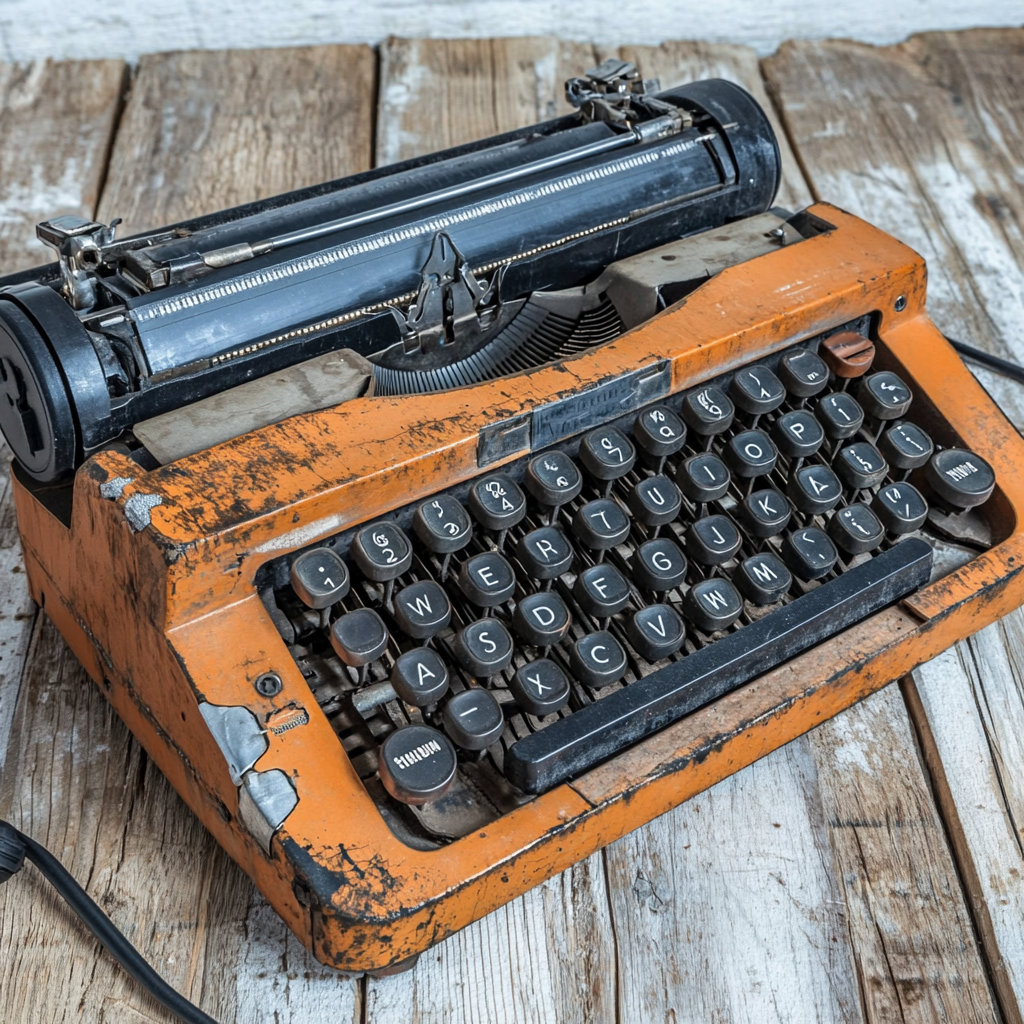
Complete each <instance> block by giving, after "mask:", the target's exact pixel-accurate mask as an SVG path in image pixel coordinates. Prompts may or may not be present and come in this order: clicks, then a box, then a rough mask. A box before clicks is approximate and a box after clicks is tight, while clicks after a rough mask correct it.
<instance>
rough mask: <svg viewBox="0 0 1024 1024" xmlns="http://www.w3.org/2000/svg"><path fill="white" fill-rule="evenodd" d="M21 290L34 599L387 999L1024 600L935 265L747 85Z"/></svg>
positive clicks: (267, 212) (302, 925) (621, 93)
mask: <svg viewBox="0 0 1024 1024" xmlns="http://www.w3.org/2000/svg"><path fill="white" fill-rule="evenodd" d="M568 94H569V96H570V98H571V99H572V100H573V101H574V103H575V105H576V106H577V107H578V112H577V113H576V114H574V115H572V116H569V117H564V118H561V119H558V120H555V121H551V122H548V123H545V124H541V125H537V126H534V127H531V128H528V129H524V130H522V131H518V132H514V133H511V134H508V135H504V136H501V137H498V138H493V139H488V140H485V141H483V142H479V143H475V144H473V145H470V146H465V147H462V148H459V149H455V150H449V151H446V152H443V153H439V154H436V155H433V156H431V157H428V158H425V159H422V160H417V161H412V162H409V163H406V164H401V165H397V166H395V167H388V168H384V169H382V170H380V171H375V172H371V173H368V174H363V175H358V176H356V177H353V178H347V179H344V180H341V181H337V182H333V183H330V184H327V185H324V186H321V187H318V188H311V189H307V190H304V191H302V192H298V193H293V194H290V195H286V196H282V197H279V198H276V199H273V200H269V201H265V202H262V203H259V204H254V205H252V206H247V207H242V208H239V209H235V210H230V211H227V212H224V213H222V214H218V215H216V216H212V217H207V218H203V219H200V220H196V221H192V222H188V223H185V224H181V225H176V226H172V227H170V228H168V229H166V230H164V231H160V232H155V233H152V234H149V235H146V236H139V237H135V238H129V239H124V240H120V239H115V237H114V230H113V226H109V227H108V226H105V225H102V224H97V223H92V222H88V221H84V220H81V219H75V218H57V219H54V220H52V221H48V222H45V223H43V224H41V225H40V226H39V234H40V237H42V238H43V239H44V240H45V241H47V242H48V243H49V244H50V245H52V246H53V248H54V249H55V250H56V251H57V254H58V260H57V262H56V263H54V264H53V265H51V266H48V267H44V268H42V269H40V270H37V271H34V272H31V273H26V274H21V275H16V276H11V277H8V278H5V279H3V281H2V282H0V284H2V289H0V378H2V382H3V387H4V389H5V395H6V398H7V401H6V402H0V426H2V429H3V432H4V434H5V436H6V438H7V440H8V442H9V444H10V446H11V448H12V449H13V451H14V453H15V466H14V475H15V493H16V501H17V512H18V520H19V524H20V529H21V536H22V540H23V543H24V550H25V559H26V564H27V570H28V575H29V579H30V581H31V587H32V594H33V597H34V598H35V600H36V601H38V603H39V604H40V605H41V606H42V607H43V608H45V610H46V612H47V613H48V614H49V615H50V617H51V618H52V619H53V620H54V622H55V623H56V624H57V625H58V627H59V628H60V630H61V632H62V633H63V634H64V636H65V637H66V638H67V640H68V642H69V643H70V645H71V646H72V648H73V649H74V651H75V653H76V655H77V656H78V657H79V658H80V659H81V661H82V663H83V664H84V665H85V666H86V667H87V669H88V671H89V673H90V674H91V675H92V677H93V678H94V679H95V681H96V683H97V684H98V685H99V686H100V687H101V688H102V690H103V692H104V693H105V694H106V695H107V698H108V699H109V700H110V702H111V703H112V704H113V705H114V707H115V708H116V709H117V711H118V712H119V714H120V715H121V716H122V717H123V719H124V720H125V722H127V724H128V725H129V727H130V728H131V730H132V731H133V732H134V733H135V735H136V736H137V737H138V738H139V740H140V741H141V743H142V744H143V746H144V747H145V748H146V750H147V751H148V753H149V754H150V756H152V758H153V759H154V760H155V761H156V762H157V764H158V765H159V766H160V767H161V769H162V770H163V771H164V773H165V774H166V775H167V777H168V778H169V779H170V780H171V782H172V783H173V784H174V786H175V787H176V788H177V790H178V792H179V793H181V795H182V796H183V797H184V798H185V800H187V801H188V803H189V804H190V806H191V807H192V808H193V809H194V810H195V812H196V814H197V815H199V817H200V818H201V819H202V821H203V822H204V824H205V825H206V827H207V828H208V829H209V830H210V831H211V832H212V833H213V834H214V835H215V836H216V837H217V839H218V840H219V842H220V843H221V844H222V845H223V846H224V848H225V849H226V850H227V851H228V852H229V853H230V854H231V856H232V857H234V859H235V860H236V861H237V862H238V863H239V864H240V865H241V866H242V867H243V868H244V870H245V871H247V872H248V873H249V874H250V875H251V876H252V878H253V879H254V880H255V882H256V884H257V885H258V886H259V888H260V889H261V890H262V892H263V893H264V894H265V895H266V897H267V899H268V900H270V902H271V903H272V904H273V905H274V907H275V908H276V910H277V911H278V913H279V914H280V915H281V916H282V917H283V918H284V920H285V921H286V922H287V923H288V925H289V926H290V927H291V928H292V930H293V931H294V932H295V934H296V935H297V936H298V937H299V938H300V939H301V940H302V942H303V943H305V945H307V946H308V947H309V948H310V949H311V950H312V951H313V952H314V953H315V954H316V956H317V957H318V958H320V959H321V960H322V961H323V962H324V963H326V964H330V965H333V966H334V967H337V968H340V969H342V970H344V971H349V972H361V971H381V970H386V969H389V968H400V967H402V966H404V965H407V964H409V963H410V962H412V959H413V958H414V957H415V956H416V955H417V954H419V953H420V952H421V951H423V950H424V949H426V948H427V947H429V946H430V945H431V944H433V943H436V942H438V941H440V940H441V939H443V938H444V937H445V936H447V935H450V934H451V933H452V932H454V931H456V930H457V929H459V928H462V927H464V926H465V925H466V924H468V923H469V922H471V921H473V920H475V919H477V918H479V917H481V916H482V915H484V914H486V913H488V912H489V911H490V910H492V909H494V908H495V907H498V906H500V905H501V904H502V903H504V902H506V901H507V900H510V899H512V898H513V897H515V896H516V895H518V894H519V893H522V892H523V891H524V890H526V889H529V888H530V887H531V886H534V885H536V884H537V883H539V882H540V881H542V880H543V879H546V878H548V877H550V876H551V875H553V874H555V873H556V872H559V871H562V870H563V869H565V868H566V867H568V866H569V865H570V864H572V863H573V862H575V861H577V860H579V859H580V858H583V857H586V856H587V855H588V854H590V853H591V852H593V851H594V850H596V849H598V848H600V847H602V846H604V845H605V844H607V843H610V842H612V841H613V840H615V839H617V838H619V837H620V836H622V835H624V834H625V833H627V832H629V831H630V830H631V829H635V828H637V827H638V826H639V825H642V824H643V823H644V822H647V821H649V820H650V819H651V818H653V817H654V816H656V815H658V814H661V813H663V812H664V811H666V810H668V809H669V808H671V807H673V806H675V805H677V804H679V803H680V802H681V801H683V800H686V799H687V797H689V796H691V795H693V794H695V793H698V792H700V791H701V790H703V789H706V788H707V787H708V786H710V785H712V784H713V783H714V782H715V781H717V780H719V779H721V778H723V777H724V776H727V775H729V774H730V773H732V772H735V771H737V770H738V769H740V768H742V767H743V766H745V765H747V764H750V763H751V762H752V761H754V760H756V759H757V758H759V757H762V756H763V755H764V754H766V753H768V752H769V751H771V750H773V749H775V748H777V747H778V746H780V745H781V744H783V743H786V742H787V741H788V740H791V739H793V738H794V737H796V736H799V735H800V734H802V733H804V732H805V731H807V730H808V729H810V728H812V727H813V726H815V725H816V724H818V723H819V722H821V721H823V720H825V719H827V718H828V717H830V716H832V715H835V714H836V713H838V712H839V711H841V710H842V709H843V708H845V707H847V706H849V705H850V704H851V703H853V702H854V701H857V700H859V699H860V698H862V697H864V696H865V695H867V694H869V693H871V692H872V691H874V690H876V689H878V688H879V687H881V686H884V685H885V684H886V683H888V682H890V681H891V680H893V679H896V678H897V677H899V676H901V675H903V674H904V673H906V672H908V671H909V670H910V669H912V668H913V667H914V666H916V665H918V664H920V663H921V662H923V661H925V660H926V659H929V658H931V657H933V656H934V655H936V654H937V653H938V652H940V651H941V650H943V649H944V648H946V647H948V646H949V645H950V644H952V643H954V642H955V641H957V640H959V639H961V638H962V637H965V636H967V635H968V634H970V633H972V632H974V631H975V630H977V629H979V628H981V627H982V626H984V625H986V624H987V623H990V622H992V621H993V620H994V619H995V618H997V617H998V616H1000V615H1002V614H1003V613H1005V612H1007V611H1008V610H1010V609H1011V608H1014V607H1016V606H1017V605H1019V604H1020V603H1021V601H1022V600H1024V582H1022V580H1021V578H1020V565H1021V559H1022V557H1024V540H1022V536H1021V532H1020V526H1019V515H1018V510H1019V509H1020V508H1021V507H1022V506H1024V484H1022V481H1021V476H1020V473H1019V467H1020V466H1021V465H1024V441H1022V439H1021V437H1020V436H1019V435H1018V434H1017V432H1016V431H1015V430H1014V429H1013V428H1012V427H1011V426H1010V424H1009V423H1008V422H1007V421H1006V419H1005V418H1004V417H1003V415H1002V414H1001V413H1000V412H999V410H998V409H997V408H996V406H995V405H994V404H993V402H992V401H991V399H990V398H989V397H988V395H987V394H986V393H985V392H984V391H983V390H982V388H981V387H980V386H979V385H978V383H977V382H976V381H975V379H974V377H973V376H972V375H971V374H970V373H969V372H968V371H967V370H966V369H965V367H964V365H963V364H962V362H961V361H960V359H959V357H958V356H957V355H956V353H955V352H954V351H953V349H952V348H951V347H950V345H949V344H948V343H947V342H946V340H945V339H944V338H943V336H942V335H941V334H940V333H939V331H938V330H937V329H936V328H935V327H934V326H933V325H932V323H931V321H930V320H929V319H928V315H927V313H926V311H925V285H926V271H925V265H924V261H923V260H922V259H921V257H919V256H918V255H917V254H916V253H914V252H912V251H911V250H910V249H908V248H907V247H906V246H904V245H902V244H901V243H899V242H897V241H895V240H894V239H893V238H891V237H889V236H888V235H886V234H884V233H883V232H881V231H878V230H877V229H875V228H873V227H871V226H870V225H868V224H866V223H864V222H863V221H860V220H858V219H857V218H855V217H852V216H850V215H849V214H846V213H844V212H843V211H841V210H839V209H836V208H834V207H831V206H828V205H826V204H818V205H815V206H813V207H811V208H810V209H808V210H805V211H803V212H800V213H797V214H791V213H789V212H787V211H784V210H780V209H773V208H772V206H771V204H772V200H773V198H774V194H775V191H776V187H777V184H778V178H779V157H778V150H777V147H776V144H775V140H774V137H773V134H772V131H771V128H770V126H769V124H768V122H767V120H766V118H765V117H764V114H763V113H762V111H761V110H760V109H759V108H758V107H757V105H756V103H755V102H754V101H753V100H752V99H751V97H750V96H748V95H747V94H746V93H744V92H743V91H742V90H741V89H739V88H737V87H736V86H733V85H730V84H728V83H726V82H715V81H711V82H701V83H697V84H693V85H689V86H685V87H681V88H677V89H673V90H671V91H667V92H658V91H657V86H656V83H653V82H645V81H640V80H639V79H638V77H637V75H636V72H635V70H634V69H633V68H632V67H631V66H629V65H626V64H623V63H621V62H617V61H611V62H606V63H605V64H603V65H601V66H600V67H599V68H596V69H594V70H593V71H591V72H588V74H587V76H585V77H583V78H579V79H573V80H572V81H571V82H570V83H568Z"/></svg>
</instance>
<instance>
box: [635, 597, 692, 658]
mask: <svg viewBox="0 0 1024 1024" xmlns="http://www.w3.org/2000/svg"><path fill="white" fill-rule="evenodd" d="M626 636H627V637H628V638H629V642H630V644H632V646H633V650H635V651H636V652H637V654H639V655H640V656H641V657H643V658H646V659H647V660H648V661H661V659H662V658H667V657H668V656H669V655H670V654H675V652H676V651H678V650H679V648H680V647H682V646H683V640H685V639H686V627H685V626H683V620H682V619H681V618H679V615H678V614H677V612H676V611H675V609H674V608H673V607H672V606H671V605H667V604H651V605H648V606H647V607H646V608H641V609H640V610H639V611H638V612H636V613H635V614H634V615H631V616H630V618H629V621H628V622H627V623H626Z"/></svg>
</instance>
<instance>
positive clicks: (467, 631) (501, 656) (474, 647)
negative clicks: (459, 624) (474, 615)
mask: <svg viewBox="0 0 1024 1024" xmlns="http://www.w3.org/2000/svg"><path fill="white" fill-rule="evenodd" d="M452 652H453V653H454V654H455V658H456V660H457V661H458V663H459V664H460V665H461V666H462V667H463V668H464V669H465V670H466V671H467V672H468V673H469V674H470V675H471V676H473V677H474V678H476V679H486V678H487V677H488V676H493V675H497V673H499V672H500V671H501V670H502V669H504V668H507V667H508V665H509V663H510V662H511V661H512V637H510V636H509V635H508V630H506V629H505V627H504V626H503V625H502V624H501V623H500V622H499V621H498V620H497V619H477V621H476V622H471V623H470V624H469V625H468V626H466V627H465V628H463V629H460V630H459V631H458V633H456V634H455V639H454V640H453V641H452Z"/></svg>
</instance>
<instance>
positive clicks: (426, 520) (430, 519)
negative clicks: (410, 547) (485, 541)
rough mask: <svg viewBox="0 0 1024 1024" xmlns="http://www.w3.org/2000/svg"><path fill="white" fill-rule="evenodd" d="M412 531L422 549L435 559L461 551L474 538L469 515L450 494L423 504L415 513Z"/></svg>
mask: <svg viewBox="0 0 1024 1024" xmlns="http://www.w3.org/2000/svg"><path fill="white" fill-rule="evenodd" d="M412 528H413V531H414V532H415V534H416V536H417V537H419V539H420V540H421V541H422V542H423V544H424V546H425V547H427V548H429V549H430V550H431V551H433V552H434V553H435V554H438V555H447V554H450V553H451V552H452V551H461V550H462V549H463V548H464V547H465V546H466V545H467V544H468V543H469V541H470V538H471V537H472V536H473V522H472V520H471V519H470V518H469V513H468V512H467V511H466V510H465V509H464V508H463V507H462V502H460V501H459V500H458V499H456V498H453V497H452V496H451V495H450V494H439V495H438V496H437V497H436V498H432V499H431V500H430V501H425V502H423V504H422V505H420V507H419V508H418V509H416V515H415V516H414V517H413V521H412Z"/></svg>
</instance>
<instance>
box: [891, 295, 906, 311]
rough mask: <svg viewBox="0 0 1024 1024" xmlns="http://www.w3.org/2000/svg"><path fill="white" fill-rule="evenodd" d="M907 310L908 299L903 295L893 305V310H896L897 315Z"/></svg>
mask: <svg viewBox="0 0 1024 1024" xmlns="http://www.w3.org/2000/svg"><path fill="white" fill-rule="evenodd" d="M906 308H907V297H906V295H901V296H899V298H897V299H896V301H895V302H894V303H893V309H895V310H896V312H897V313H902V312H903V310H905V309H906Z"/></svg>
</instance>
